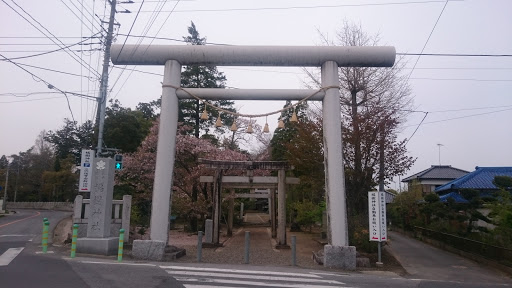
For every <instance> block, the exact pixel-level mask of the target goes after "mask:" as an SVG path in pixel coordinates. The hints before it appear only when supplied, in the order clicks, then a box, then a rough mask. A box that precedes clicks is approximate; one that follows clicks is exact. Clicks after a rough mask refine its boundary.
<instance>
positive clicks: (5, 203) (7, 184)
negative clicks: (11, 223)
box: [2, 160, 9, 211]
mask: <svg viewBox="0 0 512 288" xmlns="http://www.w3.org/2000/svg"><path fill="white" fill-rule="evenodd" d="M7 186H9V160H7V172H6V173H5V189H4V202H2V210H3V211H5V208H6V207H7Z"/></svg>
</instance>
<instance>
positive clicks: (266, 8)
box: [141, 0, 464, 13]
mask: <svg viewBox="0 0 512 288" xmlns="http://www.w3.org/2000/svg"><path fill="white" fill-rule="evenodd" d="M451 1H452V2H463V1H464V0H451ZM443 2H445V1H444V0H442V1H441V0H430V1H407V2H384V3H364V4H339V5H315V6H288V7H257V8H223V9H186V10H176V11H174V12H181V13H186V12H237V11H238V12H239V11H267V10H295V9H319V8H339V7H365V6H388V5H411V4H430V3H443ZM149 12H151V11H141V13H149ZM162 12H169V11H162Z"/></svg>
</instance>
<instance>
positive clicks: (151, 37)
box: [117, 33, 232, 46]
mask: <svg viewBox="0 0 512 288" xmlns="http://www.w3.org/2000/svg"><path fill="white" fill-rule="evenodd" d="M117 35H119V36H128V35H126V34H121V33H119V34H117ZM130 37H132V38H148V39H153V40H168V41H175V42H182V43H187V41H185V40H183V39H176V38H168V37H156V36H145V35H130ZM204 43H205V44H210V45H227V46H231V45H232V44H225V43H214V42H204Z"/></svg>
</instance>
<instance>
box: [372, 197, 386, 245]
mask: <svg viewBox="0 0 512 288" xmlns="http://www.w3.org/2000/svg"><path fill="white" fill-rule="evenodd" d="M368 220H369V223H370V230H369V232H370V241H379V242H382V241H387V239H388V233H387V228H386V195H385V192H377V191H372V192H368Z"/></svg>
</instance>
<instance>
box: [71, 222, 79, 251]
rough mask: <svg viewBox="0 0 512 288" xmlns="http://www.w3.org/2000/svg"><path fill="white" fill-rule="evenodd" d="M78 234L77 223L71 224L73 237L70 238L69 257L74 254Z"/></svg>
mask: <svg viewBox="0 0 512 288" xmlns="http://www.w3.org/2000/svg"><path fill="white" fill-rule="evenodd" d="M77 235H78V224H74V225H73V238H72V239H71V258H75V255H76V237H77Z"/></svg>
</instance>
